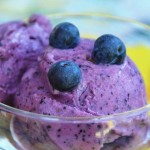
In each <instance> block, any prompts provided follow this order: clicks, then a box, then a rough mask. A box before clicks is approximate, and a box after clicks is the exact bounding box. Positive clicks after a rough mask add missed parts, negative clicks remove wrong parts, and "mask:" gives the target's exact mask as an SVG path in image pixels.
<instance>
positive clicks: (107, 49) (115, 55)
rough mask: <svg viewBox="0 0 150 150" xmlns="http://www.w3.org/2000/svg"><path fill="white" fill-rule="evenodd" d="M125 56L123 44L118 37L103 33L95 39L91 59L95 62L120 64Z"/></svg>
mask: <svg viewBox="0 0 150 150" xmlns="http://www.w3.org/2000/svg"><path fill="white" fill-rule="evenodd" d="M125 56H126V48H125V45H124V43H123V42H122V41H121V40H120V39H119V38H118V37H116V36H114V35H111V34H105V35H102V36H101V37H99V38H98V39H97V40H96V41H95V44H94V49H93V52H92V59H93V61H94V62H95V63H96V64H99V63H102V64H122V63H123V61H124V59H125Z"/></svg>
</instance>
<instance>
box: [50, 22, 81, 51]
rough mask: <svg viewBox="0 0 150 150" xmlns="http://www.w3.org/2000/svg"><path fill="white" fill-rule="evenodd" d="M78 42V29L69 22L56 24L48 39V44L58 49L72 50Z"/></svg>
mask: <svg viewBox="0 0 150 150" xmlns="http://www.w3.org/2000/svg"><path fill="white" fill-rule="evenodd" d="M79 41H80V35H79V31H78V28H77V27H76V26H75V25H73V24H71V23H69V22H64V23H60V24H58V25H57V26H56V27H55V28H54V29H53V31H52V32H51V34H50V38H49V44H50V45H51V46H53V47H55V48H60V49H69V48H74V47H76V46H77V45H78V44H79Z"/></svg>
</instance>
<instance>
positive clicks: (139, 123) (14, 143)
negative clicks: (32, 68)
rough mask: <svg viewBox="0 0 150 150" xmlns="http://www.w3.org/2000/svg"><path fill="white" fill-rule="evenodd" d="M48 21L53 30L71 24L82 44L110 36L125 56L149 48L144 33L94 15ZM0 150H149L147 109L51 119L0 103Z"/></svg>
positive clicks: (134, 25)
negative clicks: (84, 40)
mask: <svg viewBox="0 0 150 150" xmlns="http://www.w3.org/2000/svg"><path fill="white" fill-rule="evenodd" d="M49 18H50V20H51V21H52V23H53V25H56V24H58V23H60V22H64V21H69V22H72V23H74V24H75V25H77V26H78V28H79V30H80V33H81V36H82V37H86V38H95V39H96V38H97V37H99V36H100V35H102V34H106V33H109V34H114V35H116V36H118V37H120V38H121V39H122V40H123V41H124V42H125V45H126V47H127V50H128V51H129V53H130V51H132V49H134V47H138V46H139V47H140V48H141V47H142V48H143V49H144V48H147V49H149V48H150V42H149V40H150V27H149V26H148V25H145V24H142V23H139V22H137V21H133V20H130V19H125V18H120V17H116V16H110V15H107V14H97V13H95V14H88V13H86V14H56V15H49ZM133 51H134V50H133ZM136 51H138V50H136ZM144 52H145V51H143V53H144ZM143 53H142V54H143ZM137 64H138V62H137ZM139 69H140V70H142V69H143V68H139ZM146 70H148V64H147V66H146ZM142 72H144V70H142V71H141V73H142ZM143 76H144V79H145V82H146V85H148V83H147V80H146V78H145V76H146V75H145V74H143ZM146 87H148V86H146ZM147 90H148V89H147ZM0 149H5V150H8V149H9V150H15V149H17V150H148V149H149V150H150V104H147V105H146V106H144V107H142V108H139V109H136V110H132V111H128V112H123V113H119V114H114V115H108V116H103V117H57V116H48V115H42V114H36V113H31V112H26V111H22V110H19V109H16V108H12V107H10V106H7V105H5V104H2V103H0Z"/></svg>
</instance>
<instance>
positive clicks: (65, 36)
mask: <svg viewBox="0 0 150 150" xmlns="http://www.w3.org/2000/svg"><path fill="white" fill-rule="evenodd" d="M79 42H80V33H79V30H78V28H77V27H76V26H75V25H73V24H72V23H69V22H64V23H60V24H58V25H57V26H55V28H54V29H53V31H52V32H51V34H50V38H49V45H51V46H52V47H55V48H58V49H60V50H63V49H71V48H75V47H76V46H77V45H78V44H79ZM91 56H92V58H91V59H92V62H93V63H95V64H117V65H119V64H122V63H123V61H124V59H125V56H126V48H125V45H124V43H123V42H122V41H121V40H120V39H119V38H118V37H116V36H114V35H111V34H105V35H102V36H100V37H99V38H98V39H97V40H96V41H95V43H94V48H93V51H92V55H91ZM48 78H49V81H50V83H51V85H52V87H53V88H54V89H57V90H59V91H71V90H73V89H74V88H75V87H77V85H78V84H79V83H80V80H81V70H80V68H79V66H78V65H77V64H76V63H75V62H73V61H69V60H66V61H59V62H57V63H55V64H53V65H52V66H51V68H50V69H49V72H48Z"/></svg>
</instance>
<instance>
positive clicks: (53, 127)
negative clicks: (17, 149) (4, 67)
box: [14, 39, 147, 150]
mask: <svg viewBox="0 0 150 150" xmlns="http://www.w3.org/2000/svg"><path fill="white" fill-rule="evenodd" d="M93 46H94V40H89V39H81V41H80V44H79V45H78V46H76V47H75V48H72V49H69V50H68V49H67V50H60V49H57V48H53V47H51V46H50V47H49V48H47V49H46V50H45V51H44V52H43V54H42V55H41V56H39V57H38V61H39V65H37V66H36V67H34V68H33V67H31V68H30V69H29V70H28V71H27V72H26V73H25V74H24V75H23V77H22V80H21V83H20V85H19V88H18V90H17V93H16V96H15V101H14V106H15V107H16V108H19V109H21V110H26V111H30V112H36V113H39V114H45V115H52V116H61V117H82V116H86V117H87V116H104V115H110V114H115V113H120V112H125V111H128V110H132V109H136V108H140V107H142V106H144V105H145V104H146V94H145V87H144V83H143V79H142V77H141V75H140V73H139V71H138V69H137V67H136V66H135V64H134V63H133V62H132V61H131V60H130V58H129V57H128V56H126V58H125V60H124V62H123V63H122V64H120V65H109V64H106V65H103V64H99V65H97V64H94V63H93V62H92V61H91V53H92V50H93ZM62 60H73V61H74V62H76V63H77V64H78V66H79V67H80V69H81V72H82V79H81V81H80V83H79V85H78V86H77V87H76V88H75V89H74V90H73V91H71V92H60V91H58V90H56V89H53V87H52V86H51V84H50V83H49V80H48V75H47V74H48V71H49V68H51V66H52V65H53V64H54V63H56V62H59V61H62ZM143 118H145V116H144V117H143ZM143 118H142V119H139V118H136V119H135V120H133V119H131V120H130V119H129V118H128V119H127V120H125V122H124V121H121V122H120V123H119V121H118V125H117V126H116V127H111V125H109V124H107V123H105V122H103V123H95V124H94V123H93V124H92V123H89V124H71V123H67V124H63V123H62V124H61V123H47V124H44V125H42V127H41V129H40V131H41V132H40V135H43V133H45V131H46V133H47V135H46V137H47V138H48V140H47V141H49V142H50V141H52V142H53V143H55V144H56V145H57V148H56V149H58V150H85V149H86V150H100V149H102V150H113V148H114V147H117V146H118V145H119V146H120V147H119V148H118V150H122V149H123V148H124V149H128V147H131V148H132V146H133V145H135V143H136V142H140V140H141V139H143V138H144V136H145V135H146V132H147V125H146V123H145V122H144V121H145V120H144V119H143ZM141 120H142V121H141ZM127 121H128V123H127ZM142 123H143V124H142ZM26 124H27V126H28V130H29V131H30V129H33V128H34V127H33V126H34V123H33V122H32V121H31V122H30V121H29V122H28V123H26ZM141 128H142V132H141V131H140V132H139V130H140V129H141ZM107 129H109V130H111V132H109V134H106V133H105V130H107ZM35 130H36V129H35ZM95 133H99V134H101V135H99V134H97V135H96V134H95ZM22 134H23V133H22ZM29 134H30V133H29ZM136 137H138V138H136ZM37 139H38V140H37ZM43 139H45V137H44V136H43V137H42V136H40V137H39V136H35V137H33V139H32V143H34V144H36V143H37V142H39V141H40V142H43V141H45V140H43ZM125 143H127V144H125ZM110 145H111V146H110Z"/></svg>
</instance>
